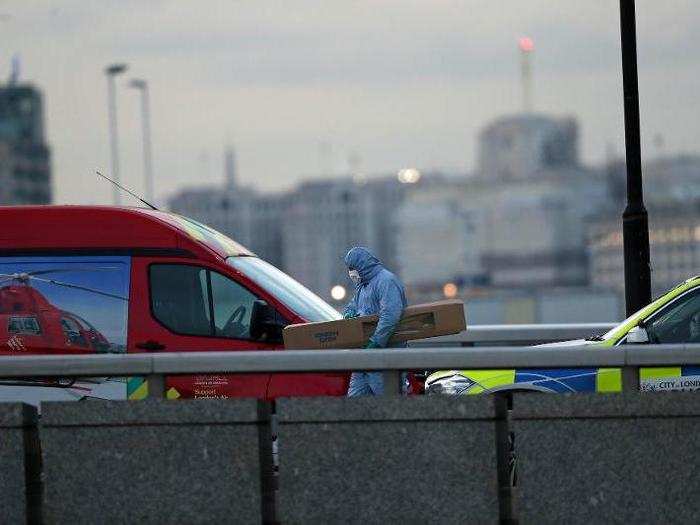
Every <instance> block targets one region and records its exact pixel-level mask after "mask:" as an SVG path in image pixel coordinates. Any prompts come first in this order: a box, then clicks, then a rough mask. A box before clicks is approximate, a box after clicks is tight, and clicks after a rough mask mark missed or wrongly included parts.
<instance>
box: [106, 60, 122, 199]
mask: <svg viewBox="0 0 700 525" xmlns="http://www.w3.org/2000/svg"><path fill="white" fill-rule="evenodd" d="M126 69H127V65H126V64H112V65H109V66H107V67H106V68H105V74H106V75H107V106H108V109H109V142H110V151H111V156H112V173H111V176H112V178H113V179H114V180H115V181H116V182H117V183H119V182H120V180H119V137H118V135H117V94H116V85H115V81H114V77H116V76H117V75H119V74H121V73H124V71H126ZM113 190H114V192H113V194H112V195H113V202H114V204H115V205H116V206H119V205H120V204H121V194H120V193H119V188H117V187H116V186H114V188H113Z"/></svg>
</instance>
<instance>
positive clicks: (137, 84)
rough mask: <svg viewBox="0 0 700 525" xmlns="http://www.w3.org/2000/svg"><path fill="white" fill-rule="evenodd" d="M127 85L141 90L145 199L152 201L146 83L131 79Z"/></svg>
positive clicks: (149, 129) (149, 117)
mask: <svg viewBox="0 0 700 525" xmlns="http://www.w3.org/2000/svg"><path fill="white" fill-rule="evenodd" d="M129 86H131V87H132V88H134V89H138V90H139V91H140V92H141V128H142V138H143V176H144V179H145V183H146V184H145V186H146V200H147V201H148V202H151V203H152V202H153V163H152V157H151V112H150V100H149V97H148V83H147V82H146V81H145V80H141V79H137V78H135V79H133V80H132V81H131V82H129Z"/></svg>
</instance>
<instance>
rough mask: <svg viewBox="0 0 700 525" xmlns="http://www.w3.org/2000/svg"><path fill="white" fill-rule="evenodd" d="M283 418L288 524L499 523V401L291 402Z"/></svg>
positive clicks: (284, 404) (283, 504)
mask: <svg viewBox="0 0 700 525" xmlns="http://www.w3.org/2000/svg"><path fill="white" fill-rule="evenodd" d="M277 414H278V418H279V430H278V436H279V438H278V439H279V450H280V466H279V469H280V471H279V476H280V477H279V488H280V492H279V498H280V500H279V513H280V514H279V515H280V522H282V523H285V524H297V523H299V524H301V523H349V522H353V523H418V522H428V523H495V522H497V521H498V486H497V474H496V452H495V450H496V447H495V442H496V438H495V420H494V417H495V408H494V399H493V397H492V396H488V397H486V396H484V397H478V398H471V397H470V398H448V397H435V396H431V397H409V398H405V397H396V398H372V397H368V398H353V399H344V398H340V399H332V398H314V399H282V400H278V404H277Z"/></svg>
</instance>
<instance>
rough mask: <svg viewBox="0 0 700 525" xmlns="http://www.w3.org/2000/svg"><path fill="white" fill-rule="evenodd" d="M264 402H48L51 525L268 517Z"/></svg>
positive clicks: (45, 444)
mask: <svg viewBox="0 0 700 525" xmlns="http://www.w3.org/2000/svg"><path fill="white" fill-rule="evenodd" d="M260 405H261V404H260V403H258V402H257V401H255V400H194V401H142V402H138V403H134V402H124V401H115V402H108V401H106V402H102V401H87V402H83V403H45V404H43V405H42V412H43V413H42V421H41V427H40V436H41V442H42V452H43V467H44V476H45V481H44V501H43V512H44V520H45V522H46V523H75V524H78V523H98V522H99V523H229V522H232V521H235V522H237V523H260V522H261V520H262V517H261V469H260V443H259V441H260V437H261V429H263V428H264V427H265V425H266V424H267V422H266V421H264V418H261V417H260Z"/></svg>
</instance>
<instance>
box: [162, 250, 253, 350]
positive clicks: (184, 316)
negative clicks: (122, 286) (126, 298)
mask: <svg viewBox="0 0 700 525" xmlns="http://www.w3.org/2000/svg"><path fill="white" fill-rule="evenodd" d="M150 279H151V307H152V310H153V315H154V317H155V318H156V319H157V320H158V321H160V322H161V323H162V324H163V325H164V326H165V327H166V328H168V329H170V330H171V331H172V332H175V333H177V334H182V335H198V336H209V337H212V336H213V337H228V338H233V339H250V318H251V313H252V311H253V303H254V302H255V300H256V299H257V297H256V296H255V295H254V294H253V293H251V292H250V291H249V290H248V289H246V288H244V287H243V286H241V285H240V284H238V283H237V282H235V281H232V280H231V279H229V278H228V277H225V276H224V275H221V274H220V273H217V272H212V271H209V270H207V269H205V268H201V267H199V266H190V265H184V264H154V265H151V268H150Z"/></svg>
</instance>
